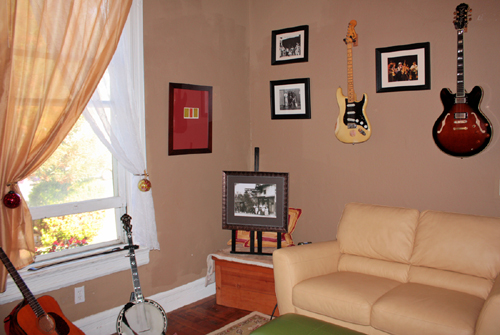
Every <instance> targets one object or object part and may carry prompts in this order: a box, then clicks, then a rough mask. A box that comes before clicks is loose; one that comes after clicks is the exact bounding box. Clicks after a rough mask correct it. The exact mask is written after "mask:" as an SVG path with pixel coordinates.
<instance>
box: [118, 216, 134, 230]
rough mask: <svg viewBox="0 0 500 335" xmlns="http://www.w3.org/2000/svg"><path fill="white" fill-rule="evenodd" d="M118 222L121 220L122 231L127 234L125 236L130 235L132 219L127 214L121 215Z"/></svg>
mask: <svg viewBox="0 0 500 335" xmlns="http://www.w3.org/2000/svg"><path fill="white" fill-rule="evenodd" d="M120 220H122V223H123V229H124V230H125V231H126V232H127V234H130V233H132V224H131V223H130V221H131V220H132V217H131V216H130V215H128V214H123V215H122V217H121V218H120Z"/></svg>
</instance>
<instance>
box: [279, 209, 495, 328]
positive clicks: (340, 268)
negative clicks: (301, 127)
mask: <svg viewBox="0 0 500 335" xmlns="http://www.w3.org/2000/svg"><path fill="white" fill-rule="evenodd" d="M273 263H274V279H275V285H276V296H277V299H278V307H279V312H280V314H281V315H283V314H286V313H297V314H303V315H306V316H310V317H314V318H317V319H320V320H325V321H328V322H331V323H334V324H337V325H341V326H344V327H346V328H350V329H353V330H357V331H360V332H363V333H366V334H397V335H432V334H436V335H438V334H439V335H448V334H449V335H461V334H463V335H466V334H467V335H472V334H477V335H486V334H488V335H493V334H500V278H497V277H498V275H499V272H500V218H491V217H484V216H473V215H463V214H454V213H445V212H437V211H425V212H422V213H420V212H419V211H417V210H416V209H407V208H396V207H384V206H375V205H366V204H358V203H352V204H348V205H347V206H346V207H345V209H344V212H343V214H342V217H341V219H340V222H339V226H338V231H337V240H335V241H329V242H320V243H313V244H310V245H301V246H296V247H290V248H283V249H279V250H276V251H275V252H274V253H273Z"/></svg>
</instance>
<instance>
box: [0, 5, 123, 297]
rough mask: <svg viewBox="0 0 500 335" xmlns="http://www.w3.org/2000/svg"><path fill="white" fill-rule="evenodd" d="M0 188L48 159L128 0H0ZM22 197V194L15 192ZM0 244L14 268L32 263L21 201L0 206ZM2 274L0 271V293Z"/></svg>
mask: <svg viewBox="0 0 500 335" xmlns="http://www.w3.org/2000/svg"><path fill="white" fill-rule="evenodd" d="M0 3H1V4H0V185H1V188H0V191H1V192H2V195H1V196H2V197H3V196H4V195H5V194H7V193H8V192H9V191H10V190H13V191H14V192H16V193H18V194H20V189H19V187H18V185H17V182H18V181H20V180H22V179H24V178H26V177H27V176H29V175H30V174H31V173H33V172H34V171H35V170H36V169H38V168H39V167H40V166H41V165H42V164H43V162H44V161H45V160H46V159H47V158H48V157H50V155H52V153H53V152H54V151H55V150H56V149H57V147H58V146H59V144H60V143H61V142H62V141H63V139H64V138H65V137H66V135H67V134H68V132H69V131H70V130H71V128H72V127H73V125H74V124H75V122H76V121H77V120H78V118H79V117H80V114H81V113H82V111H83V109H84V108H85V106H86V105H87V103H88V101H89V99H90V98H91V96H92V94H93V92H94V90H95V88H96V87H97V85H98V83H99V80H100V78H101V77H102V75H103V73H104V71H105V70H106V68H107V66H108V64H109V62H110V60H111V58H112V56H113V54H114V52H115V49H116V46H117V44H118V41H119V39H120V35H121V32H122V29H123V26H124V25H125V22H126V20H127V17H128V13H129V10H130V6H131V3H132V0H50V1H46V0H3V1H0ZM21 198H22V195H21ZM0 220H1V223H0V245H1V246H2V248H3V249H4V251H5V252H6V253H7V255H8V256H9V258H10V260H11V261H12V263H13V264H14V266H15V267H16V268H22V267H25V266H26V265H28V264H30V263H32V262H33V258H34V251H35V248H34V241H33V228H32V219H31V214H30V212H29V209H28V206H27V204H26V203H25V201H24V199H22V201H21V206H19V207H18V208H16V209H9V208H7V207H5V206H4V205H3V204H0ZM6 277H7V271H6V270H5V268H4V267H3V266H2V267H1V268H0V292H4V291H5V280H6Z"/></svg>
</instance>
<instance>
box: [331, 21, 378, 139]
mask: <svg viewBox="0 0 500 335" xmlns="http://www.w3.org/2000/svg"><path fill="white" fill-rule="evenodd" d="M356 24H357V22H356V20H351V22H349V26H348V28H347V35H346V38H345V39H344V42H345V43H346V44H347V97H345V96H344V95H343V94H342V88H341V87H339V88H338V89H337V103H338V105H339V108H340V113H339V116H338V118H337V123H336V124H335V136H337V138H338V139H339V141H341V142H343V143H352V144H355V143H362V142H365V141H367V140H368V139H369V138H370V136H371V134H372V127H371V125H370V121H369V120H368V118H367V117H366V114H365V110H366V104H367V103H368V96H367V95H366V93H364V94H363V98H362V99H361V100H360V101H356V93H355V92H354V80H353V71H352V47H353V45H354V46H357V45H358V35H357V34H356V32H355V31H354V27H355V26H356Z"/></svg>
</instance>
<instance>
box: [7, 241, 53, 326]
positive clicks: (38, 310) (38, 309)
mask: <svg viewBox="0 0 500 335" xmlns="http://www.w3.org/2000/svg"><path fill="white" fill-rule="evenodd" d="M0 259H1V260H2V262H3V264H4V265H5V267H6V268H7V271H9V274H10V276H11V277H12V279H13V280H14V282H15V283H16V285H17V287H18V288H19V290H20V291H21V293H22V295H23V297H24V299H25V300H26V301H27V302H28V303H29V305H30V307H31V309H32V310H33V312H35V315H36V316H37V317H40V316H42V315H45V311H44V310H43V308H42V306H40V304H39V303H38V301H37V300H36V298H35V296H34V295H33V293H31V291H30V289H29V288H28V286H26V284H25V283H24V280H23V279H22V278H21V276H20V275H19V272H17V270H16V268H15V267H14V265H13V264H12V262H11V261H10V259H9V257H7V254H6V253H5V252H4V251H3V249H2V248H1V247H0Z"/></svg>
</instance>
